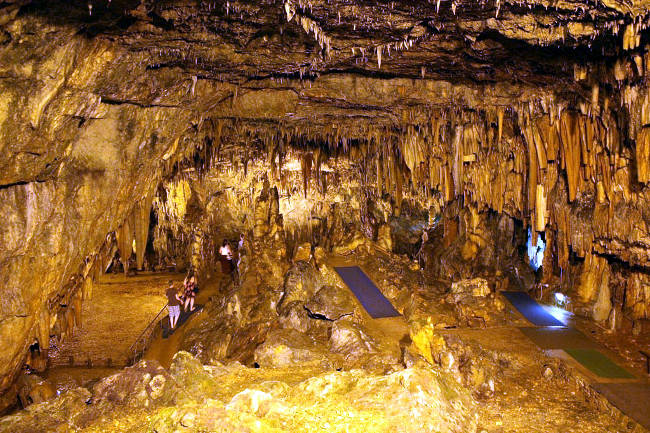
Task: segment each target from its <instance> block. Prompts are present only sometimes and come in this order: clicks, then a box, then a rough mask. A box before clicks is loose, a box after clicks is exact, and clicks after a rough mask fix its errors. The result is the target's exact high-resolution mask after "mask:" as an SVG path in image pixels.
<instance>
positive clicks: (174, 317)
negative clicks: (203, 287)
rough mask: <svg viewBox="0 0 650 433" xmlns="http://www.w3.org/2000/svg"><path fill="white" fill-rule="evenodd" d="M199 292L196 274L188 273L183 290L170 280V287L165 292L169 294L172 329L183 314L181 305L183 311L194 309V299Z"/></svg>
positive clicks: (168, 301) (168, 302)
mask: <svg viewBox="0 0 650 433" xmlns="http://www.w3.org/2000/svg"><path fill="white" fill-rule="evenodd" d="M198 292H199V286H198V285H197V283H196V276H195V275H188V276H187V277H185V280H184V281H183V286H182V290H181V291H179V290H178V289H177V288H176V287H174V282H173V281H171V280H169V288H168V289H167V291H166V292H165V295H166V296H167V310H168V311H169V325H170V327H171V329H174V328H175V327H176V324H177V323H178V318H179V317H180V316H181V305H182V306H183V311H194V299H195V298H196V294H197V293H198ZM188 308H189V310H188Z"/></svg>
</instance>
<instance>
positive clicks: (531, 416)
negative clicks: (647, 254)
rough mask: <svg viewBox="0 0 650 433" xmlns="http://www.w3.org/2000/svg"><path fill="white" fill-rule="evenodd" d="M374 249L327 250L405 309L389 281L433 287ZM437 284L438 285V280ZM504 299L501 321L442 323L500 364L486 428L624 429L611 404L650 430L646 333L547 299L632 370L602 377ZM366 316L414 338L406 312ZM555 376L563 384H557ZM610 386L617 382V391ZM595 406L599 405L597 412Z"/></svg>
mask: <svg viewBox="0 0 650 433" xmlns="http://www.w3.org/2000/svg"><path fill="white" fill-rule="evenodd" d="M375 253H376V254H370V255H368V256H366V257H363V258H361V257H359V258H356V260H355V259H353V258H340V257H338V258H337V257H330V260H329V264H330V265H331V266H352V265H359V266H360V267H362V269H363V270H364V272H366V273H367V274H368V276H369V277H370V278H371V279H372V280H373V281H374V282H375V283H376V284H377V286H378V287H380V288H381V289H382V292H383V293H389V294H392V296H390V295H389V297H391V298H392V301H393V303H394V304H396V306H398V309H399V310H400V311H403V310H404V308H405V303H404V296H403V293H402V294H400V293H395V292H394V287H392V288H393V292H394V293H391V286H394V282H395V281H396V280H401V285H402V286H404V285H406V287H402V288H401V289H406V290H407V292H408V293H414V292H415V293H417V292H424V291H427V290H428V291H429V292H431V287H427V286H429V283H428V282H427V281H426V280H425V279H424V277H423V276H422V275H421V274H420V273H419V272H417V271H416V272H414V266H410V265H409V263H408V262H406V260H405V259H403V260H399V259H397V257H396V256H393V255H388V254H385V253H384V252H382V251H381V250H376V251H375ZM396 259H397V260H396ZM400 262H401V263H400ZM432 283H433V285H434V286H437V285H439V283H440V282H432ZM434 292H435V290H434ZM401 295H402V296H401ZM355 299H356V298H355ZM503 300H504V303H505V310H504V316H503V319H502V320H501V322H500V323H499V321H496V322H497V323H493V324H487V326H486V325H485V323H484V324H483V326H478V327H473V326H471V325H470V326H461V327H456V326H449V328H450V329H440V330H439V333H440V334H441V335H443V336H445V338H449V339H450V340H451V341H455V340H456V341H462V342H463V343H462V344H463V345H467V346H474V347H480V348H481V349H480V351H479V352H483V353H479V354H477V357H486V358H489V357H492V358H493V359H492V360H491V361H492V362H493V363H495V364H497V365H498V367H497V368H498V369H499V370H500V371H499V374H497V375H496V376H497V379H496V382H497V383H496V386H495V388H496V391H495V393H494V395H493V396H492V397H491V398H488V399H485V400H483V401H481V406H482V407H481V410H480V412H479V414H478V419H479V425H480V426H481V427H482V429H483V431H486V432H499V433H502V432H520V431H540V432H542V431H543V432H547V431H558V432H559V431H562V432H569V431H582V432H585V431H619V430H617V429H614V430H612V428H613V427H611V426H609V427H606V426H607V425H608V421H607V418H610V419H611V418H614V419H618V420H620V419H621V417H620V413H618V412H617V411H616V410H612V409H611V406H610V405H613V406H614V407H616V408H617V409H618V410H620V411H621V412H622V413H623V414H625V415H627V416H628V417H630V418H631V419H633V420H635V421H637V422H638V423H640V424H641V425H642V426H643V427H645V428H646V429H650V423H648V414H647V401H649V400H648V398H649V397H650V380H649V379H648V375H647V373H646V372H645V362H641V360H640V359H639V356H634V355H635V354H637V355H638V348H639V347H642V345H643V342H644V341H645V340H644V338H645V337H643V336H641V337H635V336H633V335H631V334H630V335H627V334H626V335H624V336H622V337H621V336H620V335H619V337H618V338H615V337H614V336H612V335H611V334H608V333H607V332H605V331H606V330H604V329H602V328H600V327H598V326H596V325H594V324H593V322H590V321H588V320H583V319H581V318H580V317H577V316H574V315H573V314H571V313H569V312H567V311H565V310H562V309H560V308H557V307H553V306H547V305H544V306H543V308H544V309H546V310H547V312H549V313H550V314H552V315H553V316H554V317H556V318H557V319H558V320H560V321H561V322H563V323H564V324H565V326H566V328H564V329H573V328H575V329H578V330H579V331H581V332H582V333H583V334H585V335H586V338H587V339H588V340H589V342H590V343H591V344H592V345H593V347H594V348H596V349H597V350H598V351H599V352H601V353H603V354H605V355H606V356H607V357H608V358H609V359H610V360H612V361H613V362H614V363H616V364H617V365H619V366H622V367H624V368H625V369H626V370H627V371H629V372H630V373H632V374H633V376H634V377H632V378H629V379H616V378H604V377H599V376H597V375H595V374H594V373H592V372H591V371H589V370H588V369H587V368H585V367H584V366H583V365H581V364H580V363H579V362H577V361H576V360H574V359H572V358H571V357H570V356H569V355H568V354H566V353H565V352H564V351H562V350H543V348H540V347H539V346H538V345H536V344H535V342H533V341H532V340H531V339H530V338H528V337H527V336H526V335H525V334H524V333H523V332H522V330H521V328H535V329H543V327H535V325H533V324H531V323H529V322H528V321H527V320H526V319H525V318H524V317H523V316H522V315H521V314H520V313H519V312H518V311H516V309H515V307H514V306H513V305H511V304H510V303H508V302H507V301H506V300H505V298H503ZM428 301H429V302H428V305H427V306H428V307H429V308H430V312H431V313H434V314H435V313H436V312H437V310H439V309H440V308H441V307H442V306H443V305H444V303H445V301H444V299H443V296H441V295H438V296H433V297H430V298H429V299H428ZM359 306H361V304H359ZM362 310H363V309H362ZM364 316H365V317H364V319H365V322H366V323H367V324H368V325H370V324H371V322H375V323H373V324H372V327H373V328H375V326H377V328H381V329H382V332H380V333H378V334H377V337H379V338H382V335H383V338H393V339H400V340H401V342H402V343H403V341H404V340H409V337H408V325H407V324H406V321H405V320H404V317H397V318H390V319H372V318H370V316H369V315H368V314H367V313H365V310H364ZM404 330H406V331H404ZM401 345H402V346H404V345H403V344H401ZM631 355H632V356H631ZM558 361H559V362H560V364H558V363H557V362H558ZM459 362H463V360H462V359H461V360H459ZM558 365H560V367H559V368H557V366H558ZM549 366H552V367H553V368H552V369H553V374H554V375H555V376H556V377H554V378H553V380H548V378H545V377H544V375H543V372H544V370H545V369H546V368H547V367H549ZM502 367H503V368H502ZM556 379H557V380H559V381H560V382H561V385H559V386H558V382H557V381H556ZM626 387H629V389H631V390H632V389H633V391H634V395H636V396H641V397H643V398H644V399H643V400H640V401H638V402H636V401H630V399H629V398H628V399H626V398H624V395H625V392H626V389H627V388H626ZM609 388H616V389H613V391H612V390H610V389H609ZM616 392H617V393H618V395H616ZM624 400H628V401H624ZM594 407H596V408H598V410H597V411H595V410H594ZM587 420H589V422H587ZM623 423H625V422H624V421H623ZM628 428H630V427H629V426H628ZM620 431H623V430H620Z"/></svg>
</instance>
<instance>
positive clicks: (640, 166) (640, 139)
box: [636, 127, 650, 183]
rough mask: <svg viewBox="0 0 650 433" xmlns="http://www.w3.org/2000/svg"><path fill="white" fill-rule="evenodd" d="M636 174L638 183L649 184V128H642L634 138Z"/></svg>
mask: <svg viewBox="0 0 650 433" xmlns="http://www.w3.org/2000/svg"><path fill="white" fill-rule="evenodd" d="M636 172H637V179H638V181H639V182H640V183H647V182H650V127H645V128H643V129H642V130H641V131H640V132H639V134H638V135H637V138H636Z"/></svg>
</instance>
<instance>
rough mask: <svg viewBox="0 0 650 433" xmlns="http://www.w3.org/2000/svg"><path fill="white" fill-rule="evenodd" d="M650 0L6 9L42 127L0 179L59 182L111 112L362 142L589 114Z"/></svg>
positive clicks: (34, 123) (1, 70)
mask: <svg viewBox="0 0 650 433" xmlns="http://www.w3.org/2000/svg"><path fill="white" fill-rule="evenodd" d="M649 5H650V2H647V1H642V0H636V1H631V2H630V1H628V2H619V1H597V2H592V1H552V2H551V1H520V2H510V1H500V0H496V1H479V2H477V1H473V0H471V1H467V0H465V1H463V0H455V1H453V2H452V1H448V0H440V1H438V2H435V1H431V2H424V1H390V2H388V1H382V2H378V1H338V0H330V1H313V2H302V1H299V2H296V1H293V0H287V1H285V2H281V1H262V2H258V1H212V2H207V1H135V0H133V1H123V0H112V1H108V0H99V1H93V0H91V1H38V0H35V1H29V0H19V1H9V2H3V3H0V15H1V16H2V19H1V21H0V25H2V27H3V30H2V32H3V34H2V40H1V41H0V42H2V52H1V54H0V74H2V84H3V87H4V88H5V89H7V90H8V93H12V92H15V93H17V94H19V95H21V97H23V96H22V95H24V98H26V99H28V100H27V101H25V106H27V107H28V110H27V113H26V114H25V113H23V114H15V115H14V120H15V121H16V124H27V122H29V125H30V126H31V128H27V129H26V130H24V131H20V132H15V133H11V134H8V135H9V136H6V137H4V138H5V139H6V140H7V141H11V142H13V143H14V144H13V145H12V146H11V148H10V149H9V150H10V152H9V157H8V158H6V159H5V163H4V164H1V165H3V167H1V168H3V169H4V170H0V171H1V172H2V173H3V174H1V175H0V185H9V184H15V183H20V182H29V181H32V180H44V179H47V178H50V177H51V176H52V175H53V173H54V172H55V171H56V170H57V169H58V168H59V167H60V164H61V161H62V160H63V159H65V158H62V157H61V154H63V153H65V149H66V147H65V146H66V144H65V143H66V142H69V141H70V140H71V139H73V137H74V136H75V135H76V134H78V129H79V128H80V126H81V125H83V123H84V122H85V121H86V120H89V119H94V118H100V117H102V114H101V113H100V111H102V109H104V111H105V107H106V105H108V104H117V105H119V104H131V105H133V106H136V107H159V108H160V107H162V108H168V109H170V110H179V111H182V112H183V116H184V117H185V118H186V120H187V122H186V124H185V127H188V126H189V127H190V128H191V127H195V128H196V127H197V125H199V126H200V125H202V124H203V121H204V119H206V118H212V119H219V118H221V119H231V120H233V119H235V120H237V121H238V122H241V123H248V124H250V125H253V126H254V127H257V126H259V125H262V126H263V127H265V128H266V129H267V130H268V129H273V128H275V129H278V127H279V128H280V129H288V130H291V129H292V128H293V130H294V131H299V132H300V133H303V134H306V135H308V136H309V135H314V136H321V137H322V136H325V135H328V134H329V135H331V130H332V128H335V129H336V128H338V130H337V131H338V132H337V133H336V134H335V135H337V136H339V135H343V136H346V135H347V136H349V137H350V138H362V137H368V136H369V130H372V129H377V128H383V129H384V130H386V129H391V128H395V127H399V126H400V125H401V124H402V125H403V124H407V123H409V122H411V123H417V122H420V123H422V122H426V119H427V118H429V117H430V116H431V111H432V110H449V109H453V110H458V109H469V110H485V109H489V110H493V109H494V107H497V106H498V107H505V108H508V107H512V106H513V105H516V104H526V103H532V101H535V103H539V102H540V101H543V102H544V104H545V105H546V108H547V109H548V105H549V104H552V103H553V102H554V101H566V102H565V104H568V105H573V106H577V105H578V104H580V103H581V102H584V101H588V100H589V98H590V94H591V88H592V86H593V84H594V83H598V82H602V83H603V84H602V85H603V87H604V90H603V91H602V92H601V94H605V93H606V92H607V93H616V91H617V88H616V87H617V84H616V82H614V81H613V80H612V79H611V75H612V74H611V72H610V70H611V68H612V65H613V63H614V62H615V61H616V60H617V58H620V57H621V56H622V55H623V53H624V51H623V48H624V47H625V45H626V42H625V41H626V40H628V39H630V35H629V34H628V33H629V29H630V28H632V29H634V31H633V32H632V33H633V35H632V39H634V37H636V38H637V39H638V41H637V42H636V43H635V44H634V46H635V47H637V46H643V45H645V42H646V39H647V32H646V31H645V28H646V25H647V20H648V6H649ZM622 40H623V42H622ZM627 45H629V44H627ZM627 48H629V47H627ZM44 59H46V60H44ZM48 62H49V63H51V65H48V64H47V63H48ZM587 67H588V68H589V70H590V76H589V79H588V80H576V79H575V76H576V72H575V71H576V68H578V69H579V68H587ZM48 68H49V69H48ZM34 71H36V72H34ZM48 71H49V75H48ZM30 94H36V96H34V97H31V96H30ZM62 94H63V96H64V97H62ZM14 96H15V95H14ZM7 98H8V99H7V100H10V99H11V100H14V101H15V99H13V98H10V97H7ZM30 98H31V99H32V101H29V99H30ZM20 116H28V118H23V119H20V118H18V117H20ZM48 122H49V125H48ZM305 131H306V132H305ZM328 131H329V132H328ZM53 141H56V142H57V143H59V144H56V145H53Z"/></svg>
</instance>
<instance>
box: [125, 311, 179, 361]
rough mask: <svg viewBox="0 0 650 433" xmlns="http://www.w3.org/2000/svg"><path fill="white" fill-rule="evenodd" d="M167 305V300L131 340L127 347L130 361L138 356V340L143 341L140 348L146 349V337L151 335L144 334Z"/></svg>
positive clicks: (135, 359)
mask: <svg viewBox="0 0 650 433" xmlns="http://www.w3.org/2000/svg"><path fill="white" fill-rule="evenodd" d="M168 305H169V302H167V303H166V304H165V305H164V306H163V307H162V308H161V309H160V311H158V314H156V316H155V317H154V318H153V319H151V321H150V322H149V324H148V325H147V326H146V327H145V328H144V330H143V331H142V333H140V335H139V336H138V338H137V339H136V340H135V341H134V342H133V344H131V346H130V347H129V350H128V354H129V357H128V359H129V360H131V362H135V361H137V356H138V354H137V344H138V343H139V342H140V340H142V341H143V345H142V350H143V351H144V349H146V347H147V339H148V338H149V337H151V335H149V336H148V337H147V336H145V334H146V333H147V331H149V330H150V329H153V326H152V325H154V324H155V323H157V322H158V318H159V317H160V315H161V314H162V312H163V311H165V309H166V308H167V306H168ZM143 337H144V338H143Z"/></svg>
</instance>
